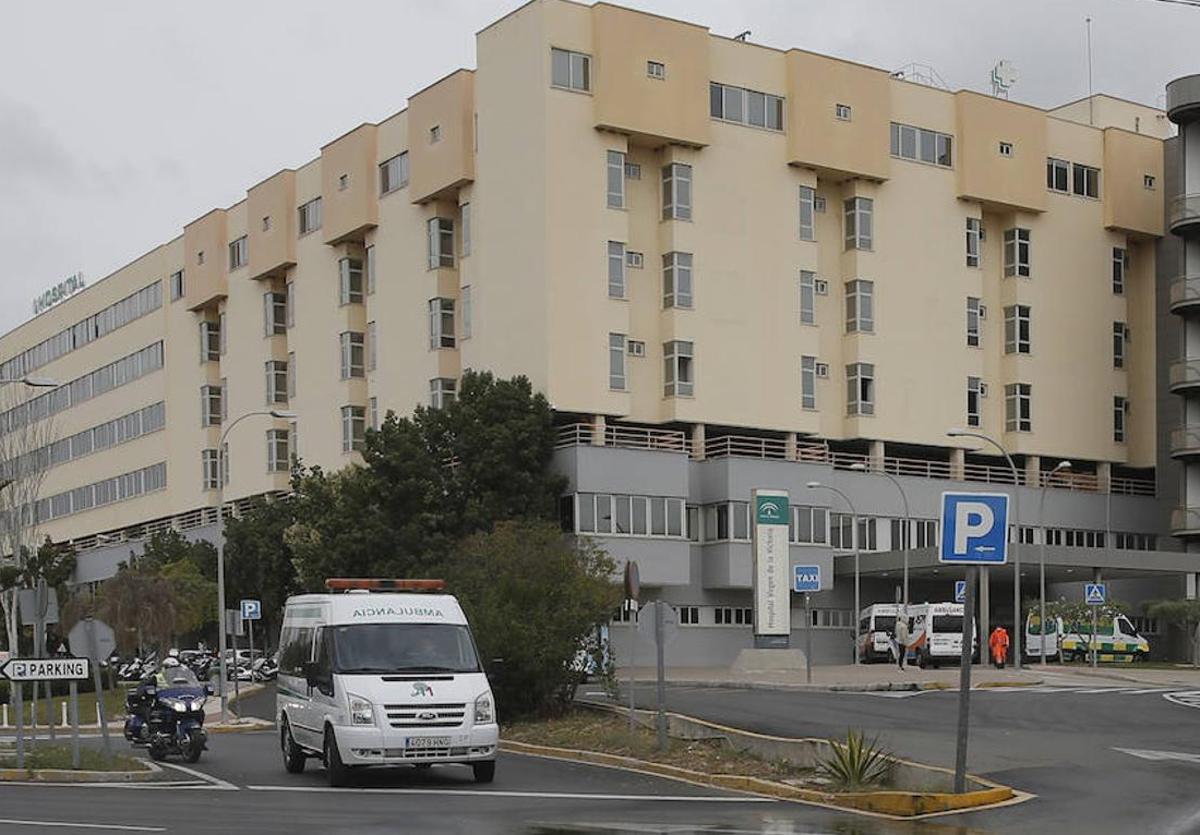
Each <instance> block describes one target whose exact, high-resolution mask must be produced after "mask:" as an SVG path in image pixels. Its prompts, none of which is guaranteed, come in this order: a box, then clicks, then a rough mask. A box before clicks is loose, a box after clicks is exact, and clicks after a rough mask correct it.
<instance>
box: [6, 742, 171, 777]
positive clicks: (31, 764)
mask: <svg viewBox="0 0 1200 835" xmlns="http://www.w3.org/2000/svg"><path fill="white" fill-rule="evenodd" d="M169 779H171V777H170V775H168V774H166V773H165V772H163V770H162V769H161V768H159V767H158V766H156V765H155V764H154V763H149V762H146V761H145V760H140V759H137V758H135V757H131V756H128V755H127V754H110V755H106V754H105V753H104V752H103V751H100V750H98V749H96V748H91V747H89V746H81V747H80V749H79V768H77V769H76V768H72V767H71V748H70V746H69V745H48V744H46V743H44V742H42V743H38V745H37V747H36V748H32V749H30V750H27V751H26V752H25V767H24V768H17V767H16V752H15V750H13V749H12V748H11V747H7V746H6V747H5V748H4V749H2V750H0V782H6V783H151V782H157V781H163V780H169Z"/></svg>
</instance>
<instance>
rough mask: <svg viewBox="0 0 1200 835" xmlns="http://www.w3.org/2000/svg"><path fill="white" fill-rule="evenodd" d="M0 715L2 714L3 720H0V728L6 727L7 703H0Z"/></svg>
mask: <svg viewBox="0 0 1200 835" xmlns="http://www.w3.org/2000/svg"><path fill="white" fill-rule="evenodd" d="M0 715H2V716H3V721H0V728H7V727H8V703H7V702H6V703H5V704H3V705H0Z"/></svg>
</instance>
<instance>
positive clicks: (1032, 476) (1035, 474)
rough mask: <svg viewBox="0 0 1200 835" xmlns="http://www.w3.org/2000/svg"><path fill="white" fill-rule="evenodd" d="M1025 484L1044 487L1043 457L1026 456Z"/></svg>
mask: <svg viewBox="0 0 1200 835" xmlns="http://www.w3.org/2000/svg"><path fill="white" fill-rule="evenodd" d="M1025 483H1026V484H1028V485H1029V486H1030V487H1041V486H1042V456H1040V455H1026V456H1025ZM1018 541H1019V540H1018Z"/></svg>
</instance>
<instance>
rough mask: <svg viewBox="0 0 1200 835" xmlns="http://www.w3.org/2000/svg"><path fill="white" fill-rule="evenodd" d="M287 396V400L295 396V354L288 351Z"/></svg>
mask: <svg viewBox="0 0 1200 835" xmlns="http://www.w3.org/2000/svg"><path fill="white" fill-rule="evenodd" d="M287 394H288V399H289V400H290V399H291V398H293V397H295V396H296V352H295V351H288V358H287Z"/></svg>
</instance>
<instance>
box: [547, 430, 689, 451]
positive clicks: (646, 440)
mask: <svg viewBox="0 0 1200 835" xmlns="http://www.w3.org/2000/svg"><path fill="white" fill-rule="evenodd" d="M600 440H601V439H600V438H598V437H597V435H596V429H595V427H593V426H592V425H591V424H590V423H571V424H568V425H566V426H563V427H560V428H559V430H558V441H557V442H556V443H555V448H556V449H565V448H567V447H572V446H591V445H593V444H595V445H596V446H608V447H619V448H622V449H647V450H656V451H658V452H682V453H686V452H687V451H688V446H689V445H688V439H687V435H685V434H684V433H683V432H680V431H679V430H677V429H643V428H641V427H637V426H606V427H604V434H603V439H602V440H603V443H600Z"/></svg>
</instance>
